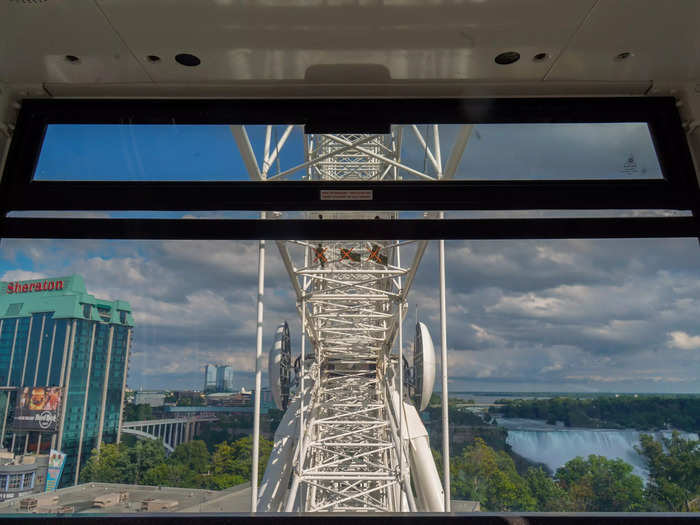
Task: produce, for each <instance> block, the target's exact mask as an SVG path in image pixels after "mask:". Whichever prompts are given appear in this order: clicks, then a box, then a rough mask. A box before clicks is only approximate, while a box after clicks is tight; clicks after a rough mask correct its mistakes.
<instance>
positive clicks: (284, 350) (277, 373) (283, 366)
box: [267, 321, 292, 410]
mask: <svg viewBox="0 0 700 525" xmlns="http://www.w3.org/2000/svg"><path fill="white" fill-rule="evenodd" d="M291 360H292V348H291V343H290V339H289V325H288V324H287V321H285V322H284V323H282V324H281V325H279V326H278V327H277V331H276V332H275V341H274V342H273V343H272V348H270V355H269V359H268V364H267V372H268V381H269V383H270V392H271V393H272V398H273V399H274V401H275V405H276V406H277V408H278V409H280V410H287V404H288V403H289V375H290V368H291Z"/></svg>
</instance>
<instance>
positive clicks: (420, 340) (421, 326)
mask: <svg viewBox="0 0 700 525" xmlns="http://www.w3.org/2000/svg"><path fill="white" fill-rule="evenodd" d="M413 374H414V378H415V399H416V407H417V408H418V410H425V408H426V407H427V406H428V403H430V396H431V395H432V394H433V386H434V384H435V347H434V346H433V340H432V339H431V337H430V331H429V330H428V327H427V326H425V323H417V324H416V341H415V346H414V354H413Z"/></svg>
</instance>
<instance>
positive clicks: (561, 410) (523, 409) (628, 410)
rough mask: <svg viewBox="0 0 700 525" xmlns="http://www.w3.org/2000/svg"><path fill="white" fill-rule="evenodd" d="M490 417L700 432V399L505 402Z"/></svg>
mask: <svg viewBox="0 0 700 525" xmlns="http://www.w3.org/2000/svg"><path fill="white" fill-rule="evenodd" d="M498 403H499V404H503V406H502V407H491V408H490V409H489V412H490V413H491V414H498V415H501V416H503V417H518V418H527V419H543V420H546V421H547V422H548V423H550V424H555V423H556V422H557V421H562V422H563V423H564V425H566V426H567V427H589V428H634V429H638V430H662V429H668V428H672V429H677V430H684V431H687V432H697V431H698V430H699V429H700V397H667V396H664V397H661V396H643V397H634V396H619V397H614V396H606V397H597V398H592V399H574V398H569V397H554V398H550V399H515V400H509V399H502V400H499V401H498Z"/></svg>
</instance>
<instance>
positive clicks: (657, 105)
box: [0, 97, 700, 239]
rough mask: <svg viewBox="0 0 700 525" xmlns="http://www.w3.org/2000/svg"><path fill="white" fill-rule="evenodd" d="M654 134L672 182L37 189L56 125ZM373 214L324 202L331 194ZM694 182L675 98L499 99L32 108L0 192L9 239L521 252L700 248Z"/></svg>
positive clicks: (35, 104)
mask: <svg viewBox="0 0 700 525" xmlns="http://www.w3.org/2000/svg"><path fill="white" fill-rule="evenodd" d="M417 122H418V123H436V124H460V123H470V124H482V123H483V124H485V123H490V124H494V123H611V122H645V123H646V124H647V125H648V127H649V131H650V134H651V137H652V141H653V144H654V148H655V150H656V153H657V157H658V161H659V165H660V167H661V171H662V174H663V177H664V178H663V180H648V179H631V180H583V181H581V180H576V181H574V180H565V179H566V177H565V174H564V175H563V177H562V180H556V181H551V180H548V181H469V180H452V181H444V182H443V181H440V182H426V181H401V182H363V183H353V182H333V183H326V182H320V181H274V182H257V181H231V182H226V181H224V182H211V181H209V182H206V181H192V182H169V181H158V182H148V181H87V182H84V181H80V182H76V181H38V180H33V174H34V168H35V166H36V163H37V161H38V158H39V153H40V151H41V146H42V142H43V137H44V134H45V131H46V128H47V126H48V125H50V124H125V123H130V124H172V123H178V124H248V125H253V124H303V125H304V126H305V129H306V130H307V131H308V132H343V131H344V132H359V131H365V132H385V131H387V130H388V129H389V126H390V125H391V124H411V123H417ZM359 188H362V189H371V190H372V192H373V199H372V200H371V201H330V202H329V201H322V200H321V199H320V190H322V189H359ZM329 208H330V209H335V210H358V209H364V210H606V209H616V210H621V209H676V210H689V211H691V212H692V214H693V216H685V217H683V216H680V217H679V216H675V217H642V218H639V217H627V218H620V217H617V218H574V219H572V218H567V219H564V218H552V219H528V218H519V219H446V220H438V219H420V220H400V221H399V220H396V221H382V223H381V224H380V225H378V224H377V222H376V221H361V220H360V221H353V223H352V224H351V225H349V224H348V223H347V222H345V221H325V220H324V221H306V220H303V221H302V220H292V219H288V220H284V219H283V220H275V221H265V220H235V219H232V220H207V221H191V220H190V221H188V220H180V219H175V220H173V219H77V218H70V219H69V218H25V217H7V214H8V213H9V212H11V211H28V210H34V211H46V210H57V211H80V210H90V211H94V210H100V211H117V210H120V211H133V210H137V211H138V210H150V211H172V210H189V211H211V210H216V211H224V210H254V211H263V210H268V211H271V210H277V211H285V210H308V211H314V210H324V209H329ZM699 211H700V192H699V189H698V180H697V178H696V175H695V169H694V166H693V162H692V157H691V155H690V150H689V147H688V143H687V140H686V137H685V132H684V130H683V127H682V125H681V120H680V117H679V115H678V111H677V107H676V100H675V99H674V98H673V97H589V98H580V97H575V98H500V99H498V98H497V99H330V100H329V99H278V100H262V99H260V100H248V99H231V100H214V99H211V100H208V99H195V100H191V99H187V100H185V99H26V100H24V101H23V103H22V107H21V110H20V113H19V117H18V120H17V125H16V128H15V130H14V133H13V137H12V142H11V145H10V149H9V152H8V155H7V162H6V164H5V169H4V174H3V177H2V181H0V238H2V237H5V238H10V237H20V238H29V237H33V238H37V237H41V238H114V239H183V238H186V239H231V238H236V239H259V238H278V239H291V238H300V237H305V238H330V237H333V236H341V237H343V238H347V239H361V238H367V236H368V234H369V233H370V232H371V233H372V236H374V238H377V235H380V236H386V237H387V238H396V237H397V236H398V237H401V238H416V239H431V238H441V237H442V238H450V239H523V238H610V237H613V238H620V237H698V236H700V222H699V221H698V219H697V217H698V212H699Z"/></svg>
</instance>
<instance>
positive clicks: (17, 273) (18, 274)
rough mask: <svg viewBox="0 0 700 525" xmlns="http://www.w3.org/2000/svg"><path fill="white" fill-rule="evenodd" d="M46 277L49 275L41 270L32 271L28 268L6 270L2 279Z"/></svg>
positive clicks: (14, 279) (6, 280)
mask: <svg viewBox="0 0 700 525" xmlns="http://www.w3.org/2000/svg"><path fill="white" fill-rule="evenodd" d="M46 277H48V276H47V275H46V274H44V273H41V272H31V271H27V270H10V271H9V272H5V273H4V274H3V276H2V277H0V281H5V282H9V281H29V280H32V279H45V278H46Z"/></svg>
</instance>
